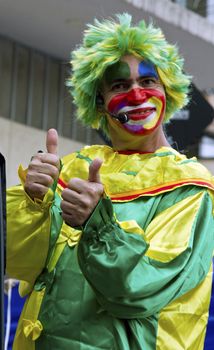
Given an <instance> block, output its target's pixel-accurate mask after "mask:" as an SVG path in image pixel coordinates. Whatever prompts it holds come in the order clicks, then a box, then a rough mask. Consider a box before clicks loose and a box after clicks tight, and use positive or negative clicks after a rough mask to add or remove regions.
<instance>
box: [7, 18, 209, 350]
mask: <svg viewBox="0 0 214 350" xmlns="http://www.w3.org/2000/svg"><path fill="white" fill-rule="evenodd" d="M71 63H72V67H73V72H72V76H71V78H70V79H69V81H68V82H67V84H68V86H70V90H71V93H72V95H73V98H74V102H75V104H76V106H77V117H78V118H79V119H80V120H82V122H83V123H85V124H86V125H89V126H92V127H93V128H102V130H103V131H104V132H105V133H106V135H107V137H109V139H110V141H111V143H112V147H109V146H98V145H94V146H86V147H85V148H83V149H82V150H80V151H78V152H76V153H74V154H71V155H68V156H65V157H64V158H62V159H61V160H60V159H59V156H58V151H57V146H58V139H57V132H56V130H54V129H51V130H49V131H48V133H47V140H46V145H47V152H46V153H38V154H36V155H35V156H34V157H33V158H32V160H31V162H30V164H29V166H28V169H26V170H24V169H23V168H22V167H20V168H19V176H20V179H21V183H22V184H21V185H20V186H16V187H14V188H11V189H10V190H9V191H8V241H7V242H8V243H7V244H8V257H7V270H8V273H9V274H10V275H11V276H14V277H15V278H17V279H20V280H22V281H23V282H22V283H21V286H20V293H21V295H23V296H24V295H25V296H27V301H26V304H25V307H24V310H23V312H22V316H21V319H20V321H19V326H18V329H17V334H16V339H15V343H14V347H13V349H14V350H20V349H25V350H47V349H51V350H55V349H57V350H58V349H60V350H70V349H72V350H80V349H82V350H89V349H93V350H95V349H96V350H101V349H103V350H104V349H111V350H143V349H146V350H160V349H161V350H163V349H164V350H171V349H175V350H178V349H189V350H195V349H197V350H202V349H203V348H204V345H203V344H204V338H205V332H206V325H207V319H208V311H209V304H210V291H211V284H212V267H211V263H212V255H213V247H214V239H213V225H214V217H213V213H214V208H213V203H214V195H213V191H214V181H213V178H212V176H211V174H210V173H209V172H208V171H207V170H206V169H205V168H204V167H203V166H202V165H200V164H199V163H198V162H197V160H196V159H195V158H193V159H187V158H186V157H185V156H184V155H182V154H180V153H178V152H177V151H175V150H174V149H172V148H171V147H170V145H169V144H168V141H167V139H166V137H165V135H164V132H163V123H164V122H166V121H168V120H169V118H170V116H171V115H173V113H174V112H176V111H177V110H179V109H180V108H182V107H183V106H185V104H186V103H187V102H188V95H187V94H188V90H189V84H190V77H189V76H187V75H185V74H184V73H183V70H182V68H183V60H182V59H181V58H180V56H179V54H178V52H177V49H176V47H175V46H173V45H170V44H168V43H167V42H166V40H165V38H164V36H163V34H162V32H161V31H160V29H157V28H154V26H153V25H152V24H150V25H148V26H147V25H146V24H145V22H144V21H142V22H140V23H139V24H138V25H137V26H132V24H131V16H129V15H128V14H123V15H119V16H118V21H109V20H106V21H103V22H99V21H95V24H94V25H89V27H88V29H87V30H86V32H85V34H84V41H83V44H82V46H80V47H79V48H78V49H77V50H75V51H74V52H73V54H72V60H71ZM14 211H16V213H17V214H16V216H15V215H14Z"/></svg>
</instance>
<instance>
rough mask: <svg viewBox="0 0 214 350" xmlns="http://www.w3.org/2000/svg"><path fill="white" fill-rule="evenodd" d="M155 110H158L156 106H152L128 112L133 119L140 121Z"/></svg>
mask: <svg viewBox="0 0 214 350" xmlns="http://www.w3.org/2000/svg"><path fill="white" fill-rule="evenodd" d="M154 112H156V108H153V107H150V108H139V109H134V110H130V111H129V112H128V113H127V114H128V116H129V118H130V119H131V120H133V121H135V120H136V121H138V120H143V119H146V118H148V117H149V116H150V115H151V114H152V113H154Z"/></svg>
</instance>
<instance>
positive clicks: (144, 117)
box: [103, 55, 166, 135]
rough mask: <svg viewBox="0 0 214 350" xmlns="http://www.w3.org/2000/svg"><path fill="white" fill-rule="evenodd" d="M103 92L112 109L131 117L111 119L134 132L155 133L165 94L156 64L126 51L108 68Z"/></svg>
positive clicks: (163, 110) (129, 131) (162, 110)
mask: <svg viewBox="0 0 214 350" xmlns="http://www.w3.org/2000/svg"><path fill="white" fill-rule="evenodd" d="M103 96H104V101H105V108H106V109H107V111H108V112H109V113H112V114H116V115H118V114H119V113H125V114H127V115H128V117H129V120H128V122H127V123H125V124H121V123H120V122H118V121H117V120H115V119H114V120H111V121H110V123H111V124H112V123H114V124H117V126H118V127H119V128H120V129H121V128H122V129H123V130H126V132H128V133H130V134H134V135H148V134H150V133H152V132H153V131H154V130H155V129H156V128H157V127H158V126H159V125H160V123H161V121H162V120H163V116H164V112H165V106H166V97H165V92H164V88H163V86H162V84H161V82H160V80H159V77H158V74H157V71H156V69H155V66H154V65H153V64H151V63H150V62H148V61H141V60H140V59H138V58H136V57H134V56H131V55H127V56H124V57H123V58H122V59H121V61H120V62H118V63H116V64H115V65H113V66H111V67H110V68H108V69H107V71H106V73H105V76H104V89H103Z"/></svg>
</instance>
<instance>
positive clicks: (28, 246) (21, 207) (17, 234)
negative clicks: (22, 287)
mask: <svg viewBox="0 0 214 350" xmlns="http://www.w3.org/2000/svg"><path fill="white" fill-rule="evenodd" d="M21 175H22V174H21ZM21 180H22V181H23V177H22V179H21ZM52 200H53V192H52V191H51V190H49V191H48V192H47V193H46V195H45V197H44V199H43V201H39V200H36V201H33V200H32V199H31V198H30V197H29V196H28V195H27V194H26V193H25V191H24V189H23V186H22V185H19V186H14V187H11V188H10V189H8V191H7V262H6V271H7V273H8V275H9V276H11V277H14V278H16V279H19V280H24V281H26V282H28V283H30V284H33V283H34V281H35V279H36V278H37V276H38V275H39V274H40V273H41V271H42V269H43V268H44V266H45V261H46V257H47V253H48V247H49V236H50V206H51V204H52Z"/></svg>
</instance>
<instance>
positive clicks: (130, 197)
mask: <svg viewBox="0 0 214 350" xmlns="http://www.w3.org/2000/svg"><path fill="white" fill-rule="evenodd" d="M186 185H198V186H202V187H207V188H210V189H211V190H214V185H212V184H211V183H210V182H206V181H200V180H195V181H194V180H192V181H191V180H190V181H181V182H177V183H175V184H171V185H167V186H160V187H158V188H155V189H154V190H149V191H147V190H145V191H140V192H138V193H135V194H131V195H128V196H127V195H126V194H124V195H122V196H121V195H113V196H111V200H112V201H114V200H118V201H129V200H133V199H136V198H138V197H140V196H146V195H147V196H149V195H156V194H159V193H162V192H167V191H170V190H173V189H174V188H176V187H179V186H186Z"/></svg>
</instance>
